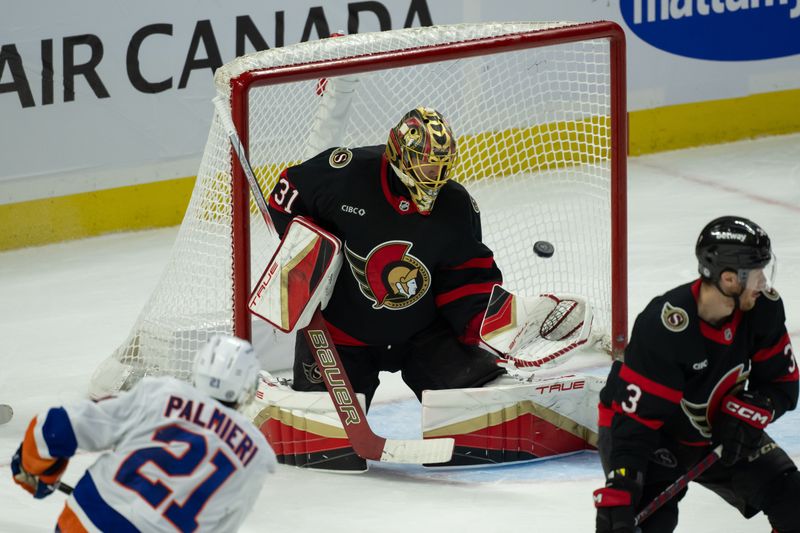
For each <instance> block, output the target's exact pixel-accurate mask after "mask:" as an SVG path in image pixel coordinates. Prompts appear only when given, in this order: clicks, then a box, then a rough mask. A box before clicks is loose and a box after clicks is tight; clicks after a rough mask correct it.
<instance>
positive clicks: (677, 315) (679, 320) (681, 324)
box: [661, 302, 689, 333]
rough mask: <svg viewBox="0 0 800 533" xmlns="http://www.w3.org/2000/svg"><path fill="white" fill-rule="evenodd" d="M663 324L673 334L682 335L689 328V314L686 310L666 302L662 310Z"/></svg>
mask: <svg viewBox="0 0 800 533" xmlns="http://www.w3.org/2000/svg"><path fill="white" fill-rule="evenodd" d="M661 323H662V324H664V327H665V328H667V329H668V330H669V331H672V332H673V333H680V332H681V331H683V330H685V329H686V328H687V327H688V326H689V313H687V312H686V310H685V309H683V308H681V307H678V306H676V305H672V304H671V303H669V302H664V306H663V307H662V308H661Z"/></svg>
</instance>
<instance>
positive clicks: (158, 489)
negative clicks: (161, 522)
mask: <svg viewBox="0 0 800 533" xmlns="http://www.w3.org/2000/svg"><path fill="white" fill-rule="evenodd" d="M153 440H154V441H156V442H161V443H164V446H153V447H151V448H142V449H140V450H136V451H135V452H133V453H132V454H131V455H130V456H129V457H128V458H127V459H126V460H125V462H123V463H122V464H121V465H120V467H119V470H117V473H116V475H115V476H114V480H115V481H117V482H118V483H119V484H121V485H122V486H124V487H126V488H128V489H130V490H132V491H133V492H135V493H137V494H138V495H139V496H140V497H141V498H142V499H144V500H145V501H146V502H147V503H149V504H150V505H151V506H152V507H153V508H154V509H158V508H159V507H160V506H161V504H163V503H164V502H165V501H166V500H167V498H169V497H170V496H171V495H172V494H173V492H174V490H173V489H174V488H175V487H173V488H170V487H168V486H165V485H164V484H163V483H162V482H161V481H159V480H156V481H151V480H150V478H148V477H147V476H146V475H144V474H143V473H142V471H141V470H142V468H144V467H145V465H147V464H148V463H152V464H153V465H154V466H155V467H156V468H158V469H159V470H161V471H162V472H164V473H165V474H167V476H169V477H171V478H180V477H183V476H189V475H191V474H192V473H193V472H194V471H195V470H196V469H197V468H198V467H200V466H201V465H204V464H206V463H207V462H208V461H206V455H207V454H208V445H207V444H206V439H205V437H203V436H202V435H198V434H197V433H193V432H191V431H188V430H186V429H184V428H182V427H180V426H178V425H172V426H167V427H163V428H160V429H158V430H156V432H155V433H154V434H153ZM173 442H182V443H184V444H187V445H188V447H185V451H184V452H183V453H181V454H174V453H172V451H170V450H169V448H168V447H167V445H169V444H171V443H173ZM210 462H211V464H212V465H213V466H214V471H213V472H211V474H209V475H208V476H207V477H206V478H205V479H203V480H202V481H200V482H198V483H197V484H196V485H194V486H191V487H184V488H183V489H182V490H181V491H180V493H179V494H177V495H176V496H175V497H173V498H172V500H171V501H170V502H169V504H168V505H167V506H166V508H165V509H164V511H163V512H162V513H161V514H162V516H164V518H166V519H167V520H169V522H171V523H172V525H174V526H175V528H176V529H177V530H178V531H194V530H195V529H197V515H199V514H200V511H202V510H203V507H205V504H206V502H207V501H208V499H209V498H211V496H213V495H214V492H216V490H217V489H218V488H219V487H220V486H222V484H223V483H225V481H226V480H227V479H228V478H229V477H230V476H231V474H233V473H234V471H235V470H236V466H235V465H234V464H233V463H232V462H231V460H230V459H228V456H227V455H225V453H223V451H222V450H217V452H216V453H215V454H214V455H213V456H212V457H211V459H210ZM183 483H185V481H183ZM180 497H184V498H185V500H184V501H183V502H178V498H180Z"/></svg>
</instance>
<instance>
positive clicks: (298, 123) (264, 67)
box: [95, 23, 612, 386]
mask: <svg viewBox="0 0 800 533" xmlns="http://www.w3.org/2000/svg"><path fill="white" fill-rule="evenodd" d="M569 25H570V24H569V23H550V24H532V23H524V24H523V23H520V24H461V25H453V26H438V27H430V28H413V29H407V30H397V31H392V32H382V33H373V34H362V35H352V36H346V37H340V38H333V39H325V40H322V41H316V42H309V43H302V44H298V45H293V46H288V47H285V48H280V49H273V50H267V51H264V52H259V53H255V54H251V55H248V56H244V57H242V58H238V59H237V60H235V61H233V62H231V63H229V64H227V65H225V66H224V67H222V68H220V69H219V70H218V71H217V74H216V84H217V90H218V93H219V94H221V95H223V96H224V97H225V98H228V99H229V98H230V91H231V83H230V81H231V80H232V79H235V78H237V77H238V76H240V75H242V74H244V73H248V75H250V76H253V77H255V78H258V75H259V73H263V72H271V71H274V70H276V67H281V68H284V67H289V66H292V65H305V64H309V63H313V64H314V65H319V64H321V65H324V64H326V62H328V61H331V60H337V61H341V60H345V61H353V60H348V58H364V57H370V55H371V54H376V53H379V52H389V51H393V50H406V49H420V48H423V50H424V49H425V47H429V46H431V45H439V44H443V43H456V42H463V41H471V40H475V39H482V38H487V37H492V36H500V35H505V34H511V33H520V32H530V31H538V30H542V29H546V28H554V27H566V26H569ZM609 50H610V46H609V41H608V40H607V39H591V40H584V41H578V42H571V43H567V44H554V45H551V46H538V47H535V48H527V49H524V50H516V51H503V50H502V49H494V50H493V53H491V54H488V55H478V56H472V57H460V58H457V59H450V60H447V61H436V62H429V63H419V64H417V63H415V62H414V61H413V60H411V61H409V62H408V63H410V64H409V65H408V66H402V67H399V68H390V69H384V70H376V71H371V72H362V73H349V74H347V75H346V76H339V77H330V78H329V79H327V81H326V83H323V84H321V83H320V81H319V79H318V77H315V78H314V79H311V80H306V81H293V82H281V83H277V84H270V85H265V86H261V85H258V84H256V85H258V86H254V87H251V88H250V90H249V94H248V97H249V104H248V111H247V120H248V124H249V130H248V131H247V132H246V137H247V138H248V140H249V153H250V162H251V164H252V166H253V168H254V170H255V172H256V175H257V176H258V179H259V181H260V183H261V185H262V188H263V190H264V191H265V192H268V191H269V190H270V189H271V188H272V186H273V185H274V183H275V180H276V177H277V176H278V174H279V173H280V171H281V170H282V169H283V168H285V167H286V166H288V165H291V164H295V163H297V162H299V161H301V160H302V159H305V158H307V157H309V156H310V155H313V154H315V153H317V152H319V151H321V150H323V149H325V148H328V147H330V146H336V145H343V146H351V147H354V146H364V145H375V144H383V143H385V141H386V139H387V136H388V132H389V129H390V128H391V127H392V126H393V125H394V124H396V123H397V121H398V120H399V118H400V117H401V116H402V115H403V114H404V113H405V112H406V111H408V110H410V109H412V108H414V107H417V106H420V105H425V106H428V107H434V108H436V109H437V110H439V111H440V112H442V113H443V114H444V116H446V117H447V118H448V119H449V121H450V124H451V126H452V128H453V131H454V132H455V134H456V136H457V137H458V146H459V162H458V166H457V168H456V169H455V171H454V174H455V179H457V180H458V181H460V182H461V183H462V184H464V185H465V186H466V187H467V189H468V190H469V191H470V193H471V194H472V195H473V196H474V197H475V199H476V200H477V202H478V204H479V205H480V208H481V212H482V223H483V233H484V241H485V242H486V243H487V244H488V246H489V247H490V248H492V249H493V251H494V252H495V257H496V259H497V262H498V264H499V266H500V268H501V270H502V271H503V274H504V278H505V286H506V288H507V289H509V290H511V291H512V292H516V293H519V294H525V295H537V294H540V293H543V292H550V293H555V294H559V293H570V294H580V295H583V296H585V297H586V298H587V300H588V301H589V302H590V303H591V304H592V305H593V307H594V313H595V331H597V332H599V333H600V334H601V335H604V336H606V337H607V336H608V335H609V333H610V326H611V260H612V258H611V221H612V217H611V181H612V173H611V165H610V147H611V143H610V115H611V98H612V95H611V76H610V61H611V59H610V51H609ZM323 85H324V90H321V89H322V88H323V87H322V86H323ZM320 93H322V95H320ZM231 173H232V168H231V157H230V145H229V142H228V139H227V137H226V136H225V132H224V129H223V127H222V126H221V124H220V121H219V120H218V119H217V118H216V117H215V119H214V121H213V124H212V128H211V132H210V134H209V138H208V143H207V145H206V148H205V152H204V155H203V160H202V164H201V167H200V170H199V173H198V177H197V183H196V185H195V189H194V192H193V194H192V199H191V201H190V204H189V207H188V210H187V212H186V216H185V218H184V221H183V224H182V226H181V228H180V231H179V234H178V237H177V241H176V243H175V247H174V250H173V252H172V255H171V258H170V260H169V263H168V265H167V267H166V271H165V273H164V275H163V278H162V280H161V282H160V283H159V285H158V287H157V288H156V290H155V292H154V294H153V295H152V297H151V298H150V300H149V302H148V304H147V305H146V307H145V309H144V310H143V311H142V313H141V315H140V317H139V319H138V321H137V323H136V324H135V326H134V328H133V330H132V332H131V335H130V337H129V338H128V339H127V341H126V342H125V343H124V344H123V345H122V346H121V347H120V348H119V349H118V350H117V352H116V353H115V354H114V355H113V358H112V359H113V360H114V361H116V362H118V363H123V365H124V366H125V368H127V369H131V368H132V369H133V370H134V373H133V380H135V379H136V378H138V377H140V376H142V375H145V374H169V375H173V376H177V377H180V378H186V377H188V375H189V373H190V371H191V365H192V362H193V358H194V352H195V351H196V349H197V348H198V346H199V345H200V344H201V343H203V342H204V341H205V340H206V339H207V337H208V336H209V335H210V334H212V333H214V332H226V333H230V332H231V331H232V329H233V314H234V310H233V305H232V298H233V296H232V294H233V293H232V291H233V289H232V283H231V279H232V275H233V271H232V268H233V267H232V246H233V244H232V242H233V241H232V238H231V227H232V217H231V187H232V185H231V178H230V176H231ZM250 212H251V217H250V242H249V251H250V256H251V277H252V279H251V286H252V284H253V283H255V281H257V279H258V276H259V275H260V273H261V272H262V270H263V268H264V267H265V266H266V263H267V261H268V260H269V258H270V257H271V255H272V252H273V251H274V248H275V245H276V243H275V242H274V241H273V239H271V238H270V237H269V236H268V232H267V229H266V226H265V224H264V222H263V220H262V219H261V215H260V214H259V212H258V210H257V208H256V207H255V205H254V204H252V203H251V209H250ZM538 240H545V241H549V242H551V243H553V245H554V246H555V254H554V255H553V257H551V258H549V259H547V258H541V257H538V256H536V255H535V254H534V253H533V244H534V242H536V241H538ZM114 366H115V368H116V367H117V366H118V365H116V363H115V365H114ZM104 372H108V369H107V368H101V369H99V370H98V372H97V374H96V376H95V381H97V382H99V381H104V382H107V381H108V377H107V376H103V375H102V374H103V373H104ZM133 380H131V379H129V381H128V383H127V384H126V386H127V385H129V384H130V383H131V382H132V381H133ZM112 381H113V380H112ZM117 385H118V386H122V384H121V382H119V383H117Z"/></svg>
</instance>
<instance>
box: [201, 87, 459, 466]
mask: <svg viewBox="0 0 800 533" xmlns="http://www.w3.org/2000/svg"><path fill="white" fill-rule="evenodd" d="M214 107H215V108H216V110H217V116H218V117H219V119H220V121H221V122H222V125H223V127H224V128H225V130H226V133H227V135H228V139H229V140H230V143H231V146H232V147H233V151H234V152H235V153H236V158H237V159H238V160H239V164H240V165H241V167H242V171H243V172H244V174H245V176H246V177H247V183H248V184H249V186H250V191H251V192H252V193H253V197H254V199H255V202H256V205H257V206H258V209H259V211H261V215H262V216H263V217H264V222H266V224H267V226H268V227H269V230H270V232H271V233H272V234H273V235H275V236H277V231H276V229H275V225H274V224H273V223H272V218H271V217H270V215H269V211H267V202H266V200H265V198H264V192H263V191H262V190H261V186H260V185H259V183H258V180H257V179H256V176H255V174H254V173H253V168H252V166H251V165H250V161H249V160H248V159H247V154H246V153H245V150H244V145H243V144H242V141H241V139H240V138H239V135H238V134H237V132H236V127H235V125H234V124H233V120H232V119H231V116H230V112H229V110H228V109H227V107H226V106H225V102H224V101H223V100H222V99H221V98H219V97H216V98H214ZM303 333H304V336H305V338H306V341H307V342H308V345H309V349H310V350H311V352H312V353H313V354H314V358H315V359H316V361H317V364H318V365H319V367H320V372H321V374H322V377H323V381H324V382H325V387H326V388H327V389H328V394H329V395H330V397H331V401H333V405H334V406H335V407H336V412H337V413H338V415H339V419H340V420H341V421H342V426H344V430H345V433H346V434H347V438H348V440H349V441H350V444H351V445H352V446H353V450H354V451H355V452H356V453H357V454H358V455H359V456H360V457H362V458H364V459H371V460H375V461H384V462H390V463H413V464H423V463H446V462H447V461H449V460H450V459H451V457H452V456H453V447H454V445H455V441H454V440H453V439H451V438H445V439H416V440H394V439H386V438H384V437H380V436H378V435H376V434H375V433H374V432H373V431H372V428H370V427H369V423H368V422H367V417H366V416H365V414H364V411H363V409H361V405H360V404H359V403H358V400H357V399H356V394H355V392H354V391H353V387H352V385H351V384H350V380H349V378H348V377H347V373H346V372H345V370H344V367H343V366H342V363H341V359H340V358H339V353H338V352H337V351H336V346H335V345H334V344H333V341H332V339H331V335H330V333H329V332H328V328H327V326H326V325H325V321H324V320H323V319H322V313H321V311H320V310H319V309H317V310H316V311H315V312H314V315H313V316H312V318H311V323H310V324H309V325H308V327H306V328H305V329H304V330H303Z"/></svg>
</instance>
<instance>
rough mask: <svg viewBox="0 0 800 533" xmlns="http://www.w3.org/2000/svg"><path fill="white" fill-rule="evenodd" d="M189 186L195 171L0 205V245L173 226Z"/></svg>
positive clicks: (178, 219)
mask: <svg viewBox="0 0 800 533" xmlns="http://www.w3.org/2000/svg"><path fill="white" fill-rule="evenodd" d="M193 186H194V178H193V177H189V178H178V179H174V180H168V181H159V182H156V183H146V184H143V185H132V186H128V187H119V188H115V189H106V190H102V191H95V192H89V193H82V194H72V195H69V196H58V197H55V198H45V199H41V200H31V201H27V202H20V203H17V204H8V205H0V228H2V231H0V250H10V249H13V248H22V247H24V246H36V245H40V244H47V243H52V242H59V241H66V240H70V239H78V238H83V237H90V236H94V235H102V234H104V233H113V232H116V231H132V230H140V229H149V228H158V227H166V226H175V225H177V224H180V222H181V220H183V214H184V212H185V211H186V206H187V205H188V204H189V197H190V196H191V195H192V187H193Z"/></svg>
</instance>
